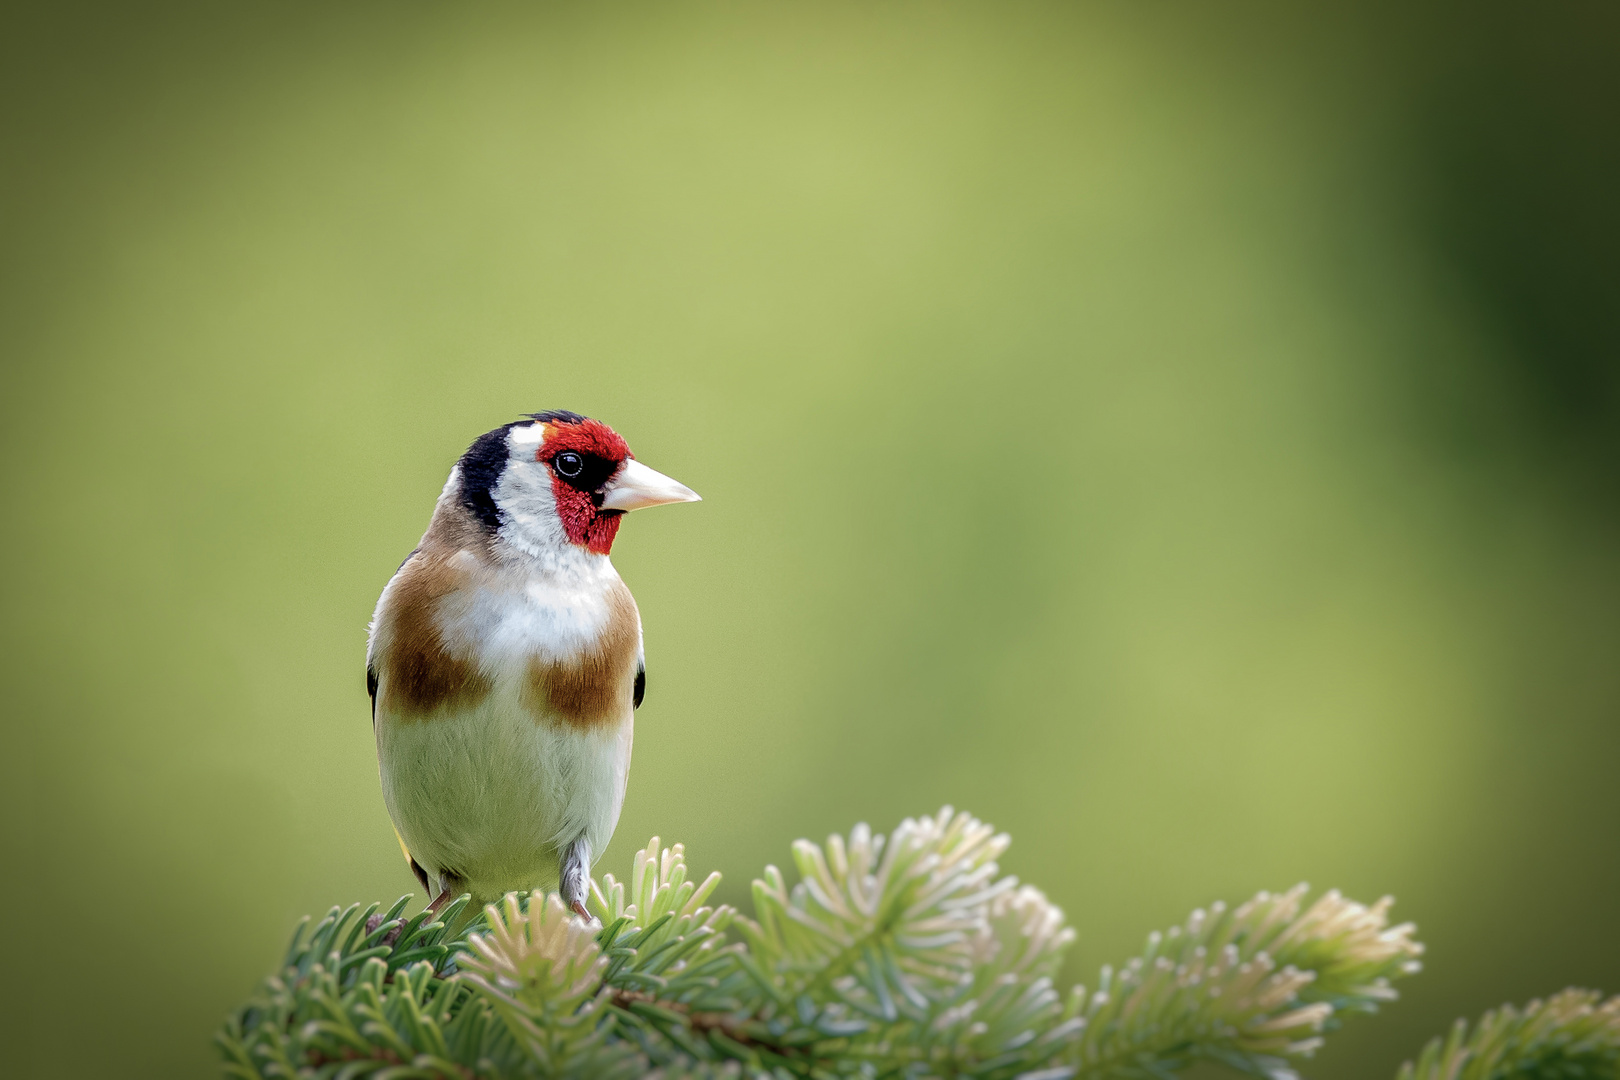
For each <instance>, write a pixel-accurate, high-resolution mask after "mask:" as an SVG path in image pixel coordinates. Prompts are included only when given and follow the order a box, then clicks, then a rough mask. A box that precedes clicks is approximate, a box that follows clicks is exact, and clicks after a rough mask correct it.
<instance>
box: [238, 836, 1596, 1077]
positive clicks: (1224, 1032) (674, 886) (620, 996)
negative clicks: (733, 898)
mask: <svg viewBox="0 0 1620 1080" xmlns="http://www.w3.org/2000/svg"><path fill="white" fill-rule="evenodd" d="M1006 846H1007V838H1006V836H1005V835H1002V834H999V833H996V832H995V830H993V829H991V828H990V827H989V826H987V825H985V824H983V823H982V822H980V821H978V820H976V819H974V818H973V817H971V816H970V815H967V814H958V813H955V812H954V811H952V810H950V809H949V808H946V809H945V810H943V811H941V812H940V813H939V814H938V815H935V816H933V817H927V818H921V819H916V820H911V819H908V820H906V821H904V822H902V823H901V824H900V826H899V827H898V828H896V829H895V830H894V832H893V833H892V834H890V835H889V836H888V837H884V836H881V835H877V834H874V833H873V832H872V831H871V830H870V829H868V828H867V827H866V826H864V825H860V826H857V827H856V828H855V829H853V830H852V831H851V832H850V833H849V835H848V836H833V837H830V838H829V839H828V841H827V843H826V845H825V846H822V845H817V844H812V843H809V842H808V841H799V842H798V843H796V844H795V845H794V847H793V856H794V862H795V865H796V866H797V868H798V870H799V875H800V880H799V881H798V883H797V884H794V885H792V886H791V887H790V886H789V885H788V884H787V882H786V880H785V879H784V876H783V875H782V873H781V872H780V871H778V870H777V869H776V868H774V867H769V868H767V869H766V872H765V874H764V876H763V878H762V880H760V881H756V882H755V883H754V901H755V911H754V915H755V918H754V919H752V920H750V919H743V918H740V917H738V916H737V913H736V912H735V911H733V910H732V909H731V908H730V907H727V906H725V905H719V906H714V907H711V906H709V905H708V904H707V900H708V898H709V897H710V896H711V895H712V894H713V892H714V889H715V887H716V886H717V885H718V883H719V875H718V874H710V875H708V876H707V877H705V878H704V879H703V880H702V881H701V882H699V881H697V880H696V878H695V876H694V875H692V874H691V873H690V872H689V869H688V867H687V865H686V859H685V852H684V850H683V849H682V847H681V845H679V844H675V845H672V846H671V847H669V848H664V847H662V846H661V845H660V842H659V841H658V839H657V838H654V839H653V840H652V842H651V843H649V844H648V845H647V847H646V848H644V849H643V850H642V851H640V852H638V853H637V854H636V856H635V858H634V860H633V863H632V866H631V871H630V874H629V876H628V878H627V879H626V880H624V881H622V882H621V881H619V880H616V879H615V878H614V877H613V875H611V874H608V875H605V876H604V877H603V879H602V881H601V882H600V883H597V882H593V883H592V898H591V910H592V912H593V914H594V916H595V917H596V919H597V920H599V921H598V922H596V923H590V924H587V923H585V922H582V921H580V920H578V919H575V918H574V917H572V916H571V915H570V913H569V912H568V911H567V909H566V908H565V907H564V906H563V905H562V903H561V901H560V900H559V899H558V898H557V897H556V896H555V895H547V894H545V893H540V892H536V893H534V894H532V895H529V896H520V895H513V896H509V897H507V898H506V899H505V900H504V901H503V902H502V904H500V905H498V906H491V907H489V908H486V909H485V913H484V915H482V916H479V917H478V918H477V919H475V920H472V921H471V924H470V925H469V926H468V927H466V928H465V929H451V928H454V927H457V926H458V924H459V923H460V921H461V920H459V919H458V915H459V913H460V911H461V910H462V908H461V905H463V904H464V903H465V900H462V901H458V903H457V904H456V905H452V906H451V907H450V908H447V909H446V910H445V912H444V913H443V918H442V919H441V920H435V921H428V920H429V918H430V917H429V916H428V915H427V914H426V913H424V914H422V915H418V916H416V917H415V918H413V919H409V920H407V919H405V918H404V917H403V915H402V912H403V911H404V907H405V903H406V899H408V898H406V899H401V900H400V901H399V902H398V903H396V904H395V905H394V907H393V908H391V909H390V910H388V911H387V912H382V913H380V914H379V913H378V911H377V908H378V906H379V905H375V904H374V905H372V907H371V908H369V909H367V910H366V911H364V912H361V911H360V910H359V909H358V907H352V908H349V909H348V910H346V911H338V910H337V909H333V911H332V912H331V914H329V915H328V916H327V917H326V918H325V919H323V920H322V921H321V922H320V923H319V924H318V925H317V926H316V927H315V928H314V930H313V931H311V932H309V933H308V934H307V935H306V932H305V931H306V929H307V925H306V926H301V927H300V929H299V931H298V933H297V934H295V936H294V940H293V944H292V946H291V947H290V948H289V950H288V954H287V958H286V961H285V963H284V964H283V967H282V970H281V971H280V972H278V974H277V975H275V976H273V977H271V978H270V979H267V980H266V981H265V983H264V985H263V987H262V988H261V990H260V992H259V994H258V995H256V996H255V998H254V999H253V1000H252V1001H250V1002H249V1003H248V1004H247V1005H246V1006H244V1007H243V1009H241V1010H240V1011H239V1012H238V1013H237V1014H236V1015H234V1016H233V1017H232V1018H231V1019H230V1020H229V1021H228V1022H227V1023H226V1025H225V1028H224V1030H223V1031H222V1032H221V1033H220V1034H219V1036H218V1042H219V1045H220V1048H221V1050H222V1052H223V1054H224V1057H225V1064H224V1069H225V1072H226V1073H227V1075H230V1076H235V1077H239V1078H242V1080H258V1078H261V1077H331V1078H334V1080H337V1078H349V1077H361V1076H377V1077H386V1078H389V1080H394V1078H403V1077H427V1076H437V1077H455V1078H458V1080H484V1078H494V1077H502V1078H505V1077H513V1078H522V1077H560V1078H580V1080H584V1078H594V1077H605V1078H608V1080H613V1078H616V1077H623V1078H628V1077H631V1076H643V1075H656V1076H661V1077H665V1078H668V1080H675V1078H678V1077H722V1076H725V1077H744V1076H746V1077H750V1078H752V1077H767V1076H769V1077H774V1078H778V1080H783V1078H788V1077H794V1076H799V1077H813V1078H817V1080H825V1078H830V1077H844V1076H849V1077H853V1076H860V1077H873V1078H877V1077H895V1078H908V1080H909V1078H922V1077H939V1078H942V1080H943V1078H949V1077H976V1078H981V1080H1012V1078H1013V1077H1022V1078H1024V1080H1059V1078H1069V1077H1088V1078H1089V1077H1099V1078H1100V1077H1165V1076H1169V1075H1171V1074H1172V1073H1174V1072H1175V1071H1176V1070H1178V1069H1180V1068H1181V1067H1183V1066H1184V1065H1186V1064H1188V1063H1190V1062H1192V1061H1195V1060H1214V1061H1220V1062H1224V1063H1226V1064H1228V1065H1232V1066H1234V1067H1237V1068H1239V1069H1243V1070H1246V1071H1248V1072H1251V1073H1256V1074H1259V1075H1264V1076H1268V1077H1273V1078H1281V1077H1289V1076H1292V1072H1291V1069H1290V1067H1289V1064H1288V1063H1289V1062H1290V1061H1292V1060H1293V1059H1296V1058H1298V1057H1300V1056H1302V1055H1305V1054H1308V1053H1309V1052H1310V1051H1311V1050H1312V1049H1314V1047H1315V1046H1316V1045H1317V1043H1319V1042H1320V1039H1321V1036H1322V1034H1323V1033H1324V1032H1326V1031H1328V1030H1330V1029H1331V1028H1332V1027H1334V1026H1336V1024H1337V1023H1338V1020H1339V1018H1340V1017H1342V1016H1344V1015H1347V1014H1350V1013H1355V1012H1364V1011H1372V1009H1373V1008H1375V1007H1376V1005H1377V1003H1379V1002H1382V1001H1386V1000H1388V999H1390V998H1391V997H1393V996H1394V993H1393V991H1392V990H1391V989H1390V987H1389V981H1390V980H1391V979H1393V978H1395V977H1397V976H1399V975H1403V974H1407V973H1410V972H1411V971H1414V970H1416V968H1417V964H1416V960H1415V958H1416V956H1417V955H1418V953H1419V951H1420V949H1419V946H1417V945H1416V943H1415V942H1413V941H1412V938H1411V927H1410V926H1404V925H1403V926H1397V927H1390V926H1389V925H1388V917H1387V914H1388V907H1389V902H1388V901H1387V900H1384V901H1380V902H1379V903H1378V904H1375V905H1373V906H1372V907H1366V906H1363V905H1361V904H1356V903H1354V902H1352V901H1348V900H1345V899H1343V898H1341V897H1340V896H1338V894H1336V893H1328V894H1326V895H1325V896H1323V897H1321V898H1320V899H1318V900H1317V901H1316V902H1315V903H1314V904H1313V905H1311V906H1310V907H1309V908H1308V909H1305V910H1302V900H1303V896H1304V889H1303V887H1301V888H1299V889H1295V890H1293V891H1292V892H1289V893H1286V894H1283V895H1281V896H1271V895H1269V894H1265V893H1262V894H1260V896H1258V897H1256V898H1255V899H1254V900H1252V901H1250V902H1249V903H1247V904H1245V905H1243V907H1241V908H1239V909H1238V910H1237V911H1235V912H1230V913H1228V912H1227V911H1226V909H1225V908H1223V907H1221V906H1220V905H1216V906H1215V907H1213V908H1211V909H1210V911H1208V912H1195V913H1194V915H1193V917H1192V918H1191V919H1189V920H1188V923H1187V924H1186V926H1185V927H1177V928H1175V929H1173V930H1171V931H1169V932H1168V933H1166V934H1164V935H1154V936H1153V937H1152V938H1150V939H1149V945H1148V950H1147V952H1146V954H1145V955H1143V956H1142V957H1139V958H1137V959H1136V960H1133V961H1132V962H1131V963H1130V964H1128V965H1126V967H1125V968H1124V969H1122V970H1121V971H1120V972H1118V973H1117V974H1116V973H1114V972H1111V971H1109V970H1108V969H1104V972H1103V979H1102V984H1101V986H1100V987H1099V989H1098V990H1097V991H1096V992H1095V993H1092V994H1087V993H1085V992H1084V991H1083V990H1080V989H1078V988H1077V989H1076V991H1075V993H1074V994H1073V995H1071V996H1070V997H1069V998H1068V1001H1067V1005H1065V1001H1064V999H1063V998H1061V997H1060V995H1059V994H1058V992H1057V990H1056V988H1055V987H1054V985H1053V980H1054V978H1055V977H1056V973H1057V971H1058V968H1059V966H1060V965H1061V963H1062V958H1063V954H1064V951H1065V950H1066V949H1067V948H1068V946H1069V944H1070V943H1071V942H1072V941H1073V938H1074V932H1073V931H1072V930H1071V929H1069V928H1068V927H1067V926H1066V925H1065V923H1064V919H1063V913H1062V912H1061V911H1059V910H1058V909H1057V908H1056V907H1054V906H1053V905H1052V904H1051V903H1050V902H1048V901H1047V899H1046V897H1045V896H1044V895H1042V893H1041V892H1040V891H1039V890H1038V889H1035V888H1032V887H1030V886H1027V885H1025V886H1020V885H1019V884H1018V883H1017V882H1016V881H1015V880H1014V879H1012V878H1009V877H1003V876H1001V875H1000V873H999V870H998V868H997V863H996V860H997V859H998V858H999V856H1000V854H1001V853H1002V852H1003V851H1004V850H1005V849H1006ZM734 926H735V927H737V928H738V929H740V930H741V932H742V936H743V940H742V941H737V942H728V941H727V937H726V934H727V931H728V929H730V928H732V927H734ZM1555 1000H1557V999H1555ZM1549 1005H1550V1003H1549ZM1533 1008H1534V1007H1533ZM1604 1008H1608V1007H1607V1006H1605V1007H1604ZM1515 1015H1516V1014H1515ZM1526 1015H1529V1014H1528V1013H1527V1014H1526ZM1560 1015H1562V1014H1560ZM1493 1017H1494V1014H1493ZM1487 1021H1488V1023H1489V1024H1493V1025H1498V1024H1500V1023H1505V1021H1499V1020H1498V1019H1495V1018H1487ZM1582 1022H1585V1021H1582ZM1599 1026H1601V1025H1599ZM1521 1027H1522V1025H1521ZM1555 1028H1556V1029H1557V1030H1559V1031H1562V1030H1564V1028H1559V1027H1557V1025H1555ZM1482 1030H1483V1028H1482ZM1490 1030H1492V1031H1495V1030H1497V1028H1496V1027H1492V1028H1491V1029H1490ZM1514 1030H1515V1031H1519V1030H1520V1029H1519V1028H1515V1029H1514ZM1524 1030H1525V1031H1528V1030H1530V1029H1529V1028H1524ZM1572 1030H1573V1029H1572ZM1582 1030H1584V1029H1582ZM1593 1030H1597V1029H1596V1028H1594V1029H1593ZM1605 1030H1607V1029H1605ZM1483 1038H1484V1037H1483V1036H1481V1035H1478V1034H1477V1033H1476V1036H1475V1038H1474V1040H1473V1041H1469V1042H1466V1043H1465V1042H1464V1041H1463V1036H1461V1035H1457V1036H1455V1037H1454V1042H1455V1043H1456V1046H1455V1047H1452V1046H1451V1045H1450V1044H1448V1049H1447V1050H1446V1051H1445V1052H1446V1053H1450V1054H1452V1055H1453V1057H1455V1055H1456V1054H1461V1053H1465V1052H1466V1053H1467V1054H1473V1055H1475V1056H1474V1057H1470V1058H1468V1060H1470V1061H1472V1060H1475V1059H1476V1058H1478V1059H1479V1060H1484V1058H1483V1057H1482V1056H1480V1055H1482V1054H1483V1050H1477V1049H1473V1047H1474V1045H1475V1043H1476V1042H1479V1041H1480V1040H1481V1039H1483ZM1549 1039H1551V1036H1548V1037H1547V1038H1544V1039H1543V1040H1542V1043H1537V1044H1536V1045H1537V1046H1541V1045H1543V1044H1545V1045H1548V1046H1550V1045H1553V1042H1551V1041H1549ZM1520 1041H1521V1042H1524V1039H1521V1040H1520ZM1554 1041H1556V1040H1554ZM1588 1042H1590V1040H1588ZM1611 1043H1612V1040H1611ZM1515 1045H1517V1044H1515ZM1526 1045H1528V1043H1527V1044H1526ZM1557 1045H1559V1046H1561V1047H1564V1049H1563V1050H1560V1051H1559V1052H1560V1053H1562V1054H1563V1055H1564V1056H1563V1057H1560V1058H1558V1060H1559V1061H1574V1060H1577V1059H1579V1060H1581V1061H1586V1060H1587V1058H1581V1057H1579V1055H1578V1054H1575V1052H1574V1051H1573V1050H1570V1049H1569V1047H1571V1046H1577V1045H1579V1046H1580V1047H1586V1046H1587V1043H1582V1042H1580V1040H1579V1038H1576V1037H1575V1036H1573V1035H1572V1036H1570V1038H1568V1039H1565V1040H1564V1042H1562V1043H1558V1044H1557ZM1593 1045H1596V1044H1593ZM1603 1046H1604V1047H1608V1048H1609V1049H1603V1050H1602V1051H1601V1052H1603V1053H1607V1052H1610V1050H1612V1045H1611V1044H1603ZM1538 1052H1540V1051H1538ZM1582 1052H1583V1053H1585V1052H1586V1051H1585V1050H1582ZM1598 1052H1599V1051H1592V1053H1598ZM1440 1053H1441V1051H1440V1050H1435V1049H1434V1048H1431V1051H1430V1052H1429V1053H1428V1055H1427V1056H1426V1057H1425V1058H1424V1062H1426V1063H1429V1064H1424V1065H1421V1066H1420V1068H1425V1069H1429V1070H1430V1071H1428V1072H1422V1073H1413V1074H1411V1075H1409V1076H1407V1077H1405V1078H1404V1080H1432V1078H1435V1077H1438V1076H1441V1075H1446V1076H1448V1077H1449V1076H1450V1075H1451V1074H1450V1073H1447V1072H1444V1071H1443V1070H1442V1072H1439V1073H1436V1072H1433V1069H1434V1068H1439V1067H1441V1066H1438V1065H1434V1064H1433V1062H1432V1061H1431V1059H1434V1060H1441V1059H1437V1058H1436V1057H1435V1055H1438V1054H1440ZM1525 1056H1526V1055H1525V1054H1520V1055H1519V1058H1514V1060H1519V1059H1520V1058H1524V1057H1525ZM1544 1056H1545V1055H1544ZM1588 1056H1589V1057H1590V1055H1588ZM1443 1060H1444V1061H1451V1060H1453V1058H1445V1059H1443ZM1538 1060H1539V1059H1538ZM1549 1060H1550V1059H1549ZM1592 1060H1598V1059H1597V1058H1592ZM1447 1067H1449V1066H1447ZM1469 1075H1473V1074H1469ZM1486 1075H1487V1074H1486V1073H1484V1072H1482V1073H1479V1076H1480V1077H1481V1080H1483V1077H1485V1076H1486ZM1490 1075H1491V1076H1493V1077H1494V1076H1496V1075H1498V1074H1495V1073H1491V1074H1490ZM1527 1075H1528V1074H1527ZM1561 1075H1562V1074H1561ZM1570 1075H1572V1076H1584V1075H1587V1074H1585V1073H1571V1074H1570Z"/></svg>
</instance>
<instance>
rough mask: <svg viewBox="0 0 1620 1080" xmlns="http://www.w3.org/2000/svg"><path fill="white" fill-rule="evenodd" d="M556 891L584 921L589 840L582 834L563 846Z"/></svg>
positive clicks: (588, 882)
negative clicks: (560, 869)
mask: <svg viewBox="0 0 1620 1080" xmlns="http://www.w3.org/2000/svg"><path fill="white" fill-rule="evenodd" d="M559 878H560V882H559V887H558V890H557V891H558V892H560V893H562V898H563V903H565V904H567V905H568V906H569V907H571V908H573V909H574V914H575V915H578V916H579V917H580V918H582V919H585V920H586V921H589V920H590V917H591V915H590V912H588V911H586V910H585V894H586V892H587V891H588V890H589V889H590V887H591V842H590V841H589V840H587V839H586V838H585V837H584V836H583V835H581V836H579V837H577V838H575V840H574V842H573V843H571V844H569V845H568V846H567V847H565V848H563V856H562V872H561V874H560V875H559Z"/></svg>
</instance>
